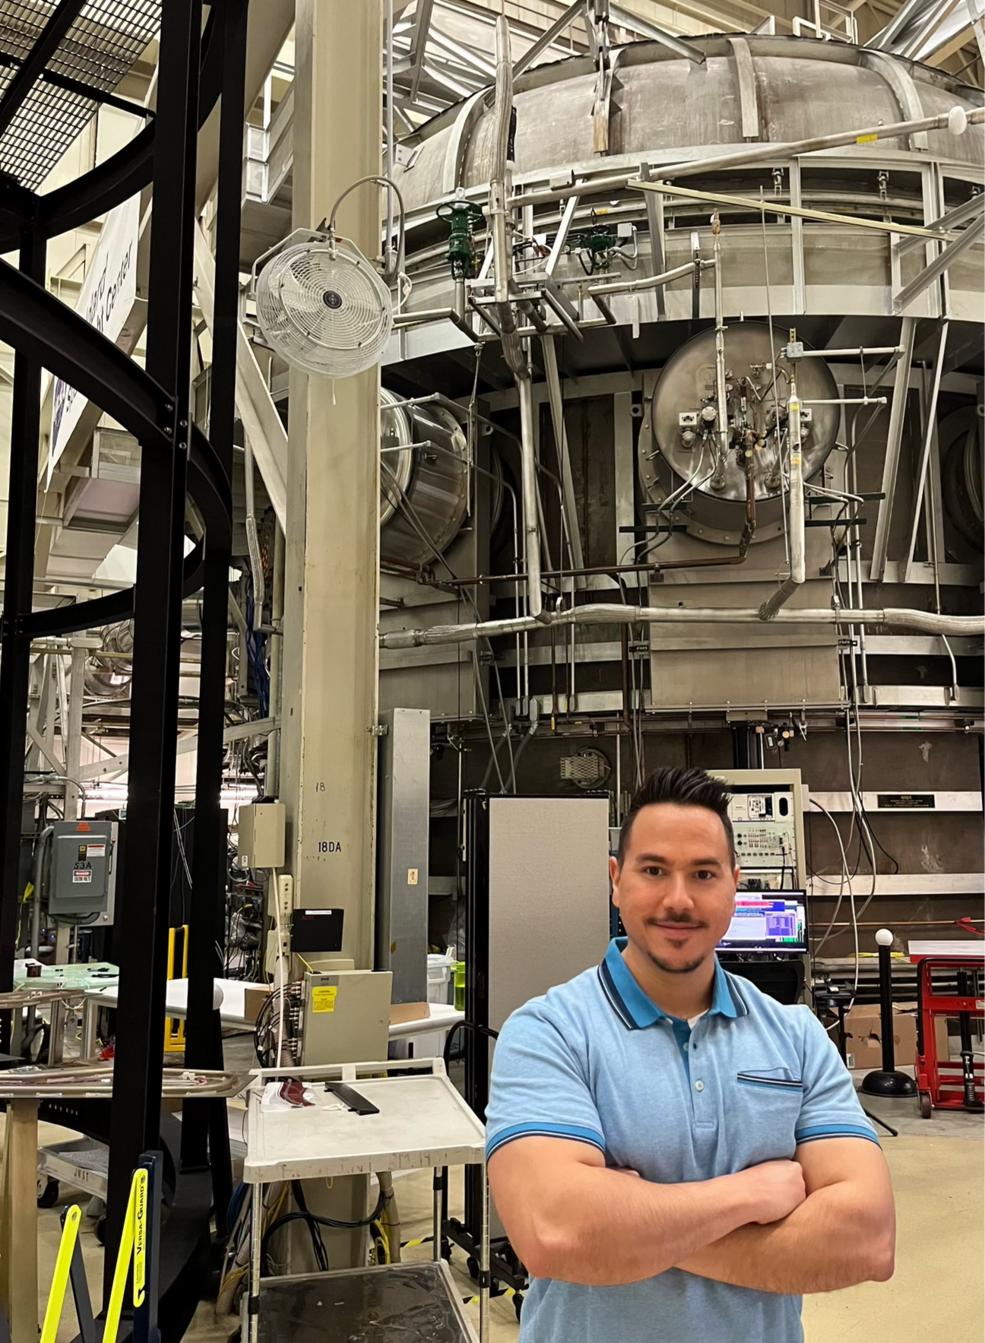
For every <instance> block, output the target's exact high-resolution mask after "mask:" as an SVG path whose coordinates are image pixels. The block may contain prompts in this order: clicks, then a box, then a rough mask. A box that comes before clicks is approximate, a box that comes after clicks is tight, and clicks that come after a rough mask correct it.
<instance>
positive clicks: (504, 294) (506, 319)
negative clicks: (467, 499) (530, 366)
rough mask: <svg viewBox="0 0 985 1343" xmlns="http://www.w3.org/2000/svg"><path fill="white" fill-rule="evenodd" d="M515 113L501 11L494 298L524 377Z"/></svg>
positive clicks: (507, 346)
mask: <svg viewBox="0 0 985 1343" xmlns="http://www.w3.org/2000/svg"><path fill="white" fill-rule="evenodd" d="M512 117H513V65H512V62H511V60H510V25H509V21H508V20H507V19H506V17H505V15H502V14H500V15H499V16H498V18H497V19H496V88H495V99H494V102H493V118H494V127H493V153H492V175H491V176H490V179H489V205H488V214H489V222H490V226H491V228H490V231H491V233H492V242H493V267H494V271H495V284H494V287H493V299H494V302H495V304H496V311H497V314H498V318H499V327H500V333H501V339H502V343H503V358H504V359H505V360H506V364H507V366H508V367H509V368H510V369H511V371H512V372H513V375H514V377H516V378H523V377H524V376H526V360H525V358H524V354H523V349H522V347H521V345H520V340H519V337H518V336H517V334H516V314H515V312H514V311H513V307H512V305H511V303H510V283H511V281H512V278H513V257H512V253H511V251H510V247H509V239H508V237H507V216H508V213H509V208H510V194H511V192H512V183H511V182H510V180H509V144H510V126H511V122H512ZM521 204H522V202H521Z"/></svg>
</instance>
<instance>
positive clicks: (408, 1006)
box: [390, 1003, 431, 1026]
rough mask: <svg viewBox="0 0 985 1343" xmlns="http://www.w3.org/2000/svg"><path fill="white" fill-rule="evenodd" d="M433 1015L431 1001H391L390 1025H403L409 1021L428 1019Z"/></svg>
mask: <svg viewBox="0 0 985 1343" xmlns="http://www.w3.org/2000/svg"><path fill="white" fill-rule="evenodd" d="M430 1016H431V1004H430V1003H391V1004H390V1025H391V1026H402V1025H403V1024H404V1023H405V1022H407V1021H427V1020H428V1019H429V1018H430Z"/></svg>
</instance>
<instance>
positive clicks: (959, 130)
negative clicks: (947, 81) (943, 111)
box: [947, 107, 968, 135]
mask: <svg viewBox="0 0 985 1343" xmlns="http://www.w3.org/2000/svg"><path fill="white" fill-rule="evenodd" d="M947 129H948V130H949V131H950V133H951V134H952V135H964V133H965V131H966V130H967V129H968V113H967V112H966V111H965V110H964V108H963V107H952V108H951V110H950V112H948V114H947Z"/></svg>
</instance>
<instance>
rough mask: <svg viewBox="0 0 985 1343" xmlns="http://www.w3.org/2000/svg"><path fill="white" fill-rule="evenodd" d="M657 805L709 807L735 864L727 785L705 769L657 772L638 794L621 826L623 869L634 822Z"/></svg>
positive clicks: (621, 859) (733, 837)
mask: <svg viewBox="0 0 985 1343" xmlns="http://www.w3.org/2000/svg"><path fill="white" fill-rule="evenodd" d="M658 802H669V803H671V804H672V805H674V806H676V807H706V808H707V809H708V811H713V812H714V813H715V815H716V816H717V817H718V819H719V820H720V821H721V823H722V829H723V830H724V831H725V838H726V839H727V840H728V848H729V854H730V856H731V859H732V862H733V863H734V862H735V836H734V834H733V832H732V821H731V819H730V817H729V814H728V804H729V792H728V789H727V788H726V787H725V784H723V783H722V782H721V781H720V780H719V779H713V778H712V777H711V775H710V774H706V773H705V772H704V770H703V769H658V770H655V771H654V772H653V773H652V774H651V775H650V777H649V778H648V779H647V781H646V783H645V784H644V785H643V787H642V788H640V789H639V790H638V791H637V793H636V795H635V797H634V798H633V800H632V802H631V803H630V807H629V811H628V812H627V813H626V817H625V820H624V821H623V823H622V829H621V830H620V831H619V866H620V867H622V865H623V860H624V859H625V857H626V846H627V845H628V843H629V835H630V831H631V830H632V828H633V822H634V821H635V820H636V817H637V816H638V815H639V813H640V812H641V811H642V810H643V808H644V807H652V806H654V805H655V804H656V803H658Z"/></svg>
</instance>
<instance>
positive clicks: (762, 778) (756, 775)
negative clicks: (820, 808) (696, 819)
mask: <svg viewBox="0 0 985 1343" xmlns="http://www.w3.org/2000/svg"><path fill="white" fill-rule="evenodd" d="M716 774H717V777H718V778H720V779H722V780H723V782H725V783H726V784H727V785H728V788H729V791H730V792H731V794H732V799H731V801H730V803H729V816H730V818H731V821H732V829H733V831H734V833H735V855H736V860H737V862H738V864H739V867H740V868H741V869H742V875H741V878H740V880H739V889H740V890H744V891H802V890H804V888H805V877H806V872H805V863H804V822H803V801H802V796H803V795H802V788H801V782H800V771H799V770H779V769H776V770H732V771H729V772H728V773H726V772H724V771H721V772H718V771H716Z"/></svg>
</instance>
